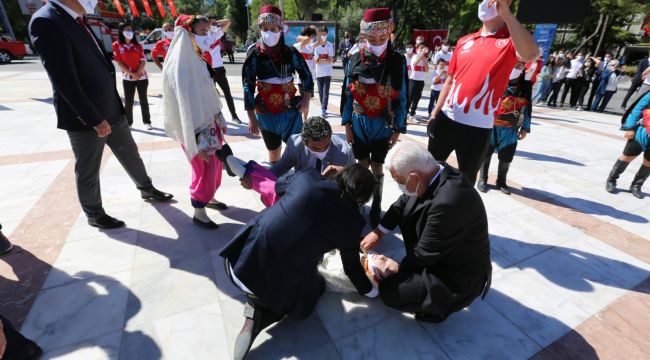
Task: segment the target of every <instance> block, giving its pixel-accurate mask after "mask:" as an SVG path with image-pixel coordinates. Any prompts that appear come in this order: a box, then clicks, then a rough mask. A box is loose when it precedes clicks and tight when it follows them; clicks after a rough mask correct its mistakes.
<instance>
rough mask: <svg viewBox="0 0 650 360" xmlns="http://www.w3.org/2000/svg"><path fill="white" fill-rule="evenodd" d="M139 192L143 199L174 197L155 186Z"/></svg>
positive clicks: (164, 199) (162, 199) (165, 199)
mask: <svg viewBox="0 0 650 360" xmlns="http://www.w3.org/2000/svg"><path fill="white" fill-rule="evenodd" d="M140 194H141V196H142V199H144V200H156V201H169V200H171V199H172V198H173V197H174V195H172V194H168V193H166V192H162V191H160V190H158V189H156V188H155V187H151V190H147V191H144V190H142V191H140Z"/></svg>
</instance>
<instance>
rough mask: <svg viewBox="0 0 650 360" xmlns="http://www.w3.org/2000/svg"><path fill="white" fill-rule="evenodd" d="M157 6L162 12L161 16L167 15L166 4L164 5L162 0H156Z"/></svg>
mask: <svg viewBox="0 0 650 360" xmlns="http://www.w3.org/2000/svg"><path fill="white" fill-rule="evenodd" d="M156 6H157V7H158V12H159V13H160V17H162V18H164V17H165V5H163V2H162V0H156Z"/></svg>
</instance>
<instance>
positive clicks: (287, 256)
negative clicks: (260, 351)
mask: <svg viewBox="0 0 650 360" xmlns="http://www.w3.org/2000/svg"><path fill="white" fill-rule="evenodd" d="M376 186H377V180H376V179H375V177H374V176H373V175H372V173H371V172H370V171H369V170H367V169H365V168H363V167H362V166H360V165H358V164H354V165H350V166H348V167H346V168H345V169H344V170H343V171H342V172H341V173H340V174H338V175H336V177H335V178H334V179H333V181H332V180H330V179H327V178H325V177H323V176H322V175H321V173H320V171H318V170H316V169H314V168H308V169H306V170H303V171H302V172H300V173H298V174H297V175H296V176H295V177H294V179H293V181H292V182H291V184H290V185H289V186H288V187H287V189H286V192H285V194H284V195H283V196H282V198H281V199H280V200H279V201H278V202H276V203H275V204H274V205H273V206H272V207H270V208H267V209H265V210H264V211H262V212H261V213H260V214H259V215H258V216H257V217H255V218H254V219H253V220H251V221H250V222H249V223H248V224H247V225H246V226H244V228H243V229H242V230H241V231H240V232H239V233H238V234H237V235H235V237H234V239H233V240H232V241H231V242H230V243H229V244H228V245H226V247H225V248H224V249H223V250H222V251H221V253H220V255H221V256H223V257H224V258H225V263H226V271H228V272H230V278H231V280H232V281H233V282H234V283H235V285H237V287H239V289H241V290H242V292H244V293H245V294H246V296H247V297H248V299H249V301H248V302H247V304H246V309H245V312H244V316H245V317H246V320H245V323H244V327H243V328H242V330H241V332H240V333H239V335H238V337H237V341H236V343H235V355H234V358H235V359H243V358H244V357H245V356H246V353H248V350H249V349H250V347H251V345H252V343H253V340H254V339H255V337H256V336H257V334H259V333H260V332H261V331H262V330H263V329H264V328H265V327H267V326H269V325H271V324H273V323H274V322H277V321H279V320H280V319H282V318H283V317H284V316H285V315H289V316H292V317H294V318H306V317H307V316H309V315H310V314H311V313H312V311H313V310H314V307H315V306H316V303H317V301H318V298H319V297H320V296H321V295H322V294H323V292H324V291H325V281H324V279H323V278H322V277H321V275H320V274H319V273H318V270H317V266H318V263H319V262H320V260H321V259H322V257H323V255H324V254H325V253H327V252H329V251H331V250H334V249H338V250H339V251H340V253H341V260H342V262H343V268H344V270H345V274H346V275H347V276H348V277H349V278H350V280H351V281H352V283H353V284H354V286H355V287H356V289H357V291H358V292H359V294H365V295H367V296H369V297H375V296H377V289H375V288H373V285H372V283H371V282H370V280H369V279H368V278H367V277H366V275H365V271H364V269H363V267H362V266H361V263H360V261H359V243H360V237H361V231H362V230H363V227H364V225H365V220H364V219H363V217H362V216H361V212H360V207H362V206H363V205H364V204H365V203H366V202H368V200H369V199H370V197H371V195H372V193H373V191H374V189H375V187H376Z"/></svg>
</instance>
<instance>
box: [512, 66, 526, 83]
mask: <svg viewBox="0 0 650 360" xmlns="http://www.w3.org/2000/svg"><path fill="white" fill-rule="evenodd" d="M522 71H523V69H517V68H514V69H512V72H511V73H510V80H514V79H516V78H518V77H519V76H521V73H522Z"/></svg>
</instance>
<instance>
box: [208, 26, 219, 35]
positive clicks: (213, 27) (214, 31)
mask: <svg viewBox="0 0 650 360" xmlns="http://www.w3.org/2000/svg"><path fill="white" fill-rule="evenodd" d="M219 30H221V27H220V26H216V25H212V26H210V31H212V32H213V33H216V32H218V31H219Z"/></svg>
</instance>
